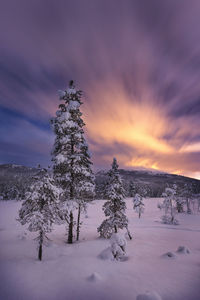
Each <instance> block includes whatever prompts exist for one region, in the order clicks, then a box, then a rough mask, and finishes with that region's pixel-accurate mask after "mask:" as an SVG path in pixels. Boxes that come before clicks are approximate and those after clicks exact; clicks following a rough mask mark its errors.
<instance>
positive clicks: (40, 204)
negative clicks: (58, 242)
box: [18, 169, 59, 260]
mask: <svg viewBox="0 0 200 300" xmlns="http://www.w3.org/2000/svg"><path fill="white" fill-rule="evenodd" d="M58 199H59V190H58V188H57V187H56V186H55V182H54V180H53V179H52V178H51V176H50V175H49V174H48V172H47V170H45V169H42V170H40V172H39V173H38V174H37V176H35V177H34V183H33V184H32V185H31V187H30V191H29V192H27V193H26V195H25V200H24V202H23V203H22V207H21V209H20V210H19V219H18V220H19V221H20V223H21V224H22V225H25V224H29V225H28V230H29V231H34V232H38V234H39V236H38V237H37V240H38V244H39V247H38V259H39V260H42V246H43V243H44V241H45V239H46V238H47V236H46V234H47V233H49V232H51V231H52V224H53V223H55V222H57V221H58V220H59V216H58Z"/></svg>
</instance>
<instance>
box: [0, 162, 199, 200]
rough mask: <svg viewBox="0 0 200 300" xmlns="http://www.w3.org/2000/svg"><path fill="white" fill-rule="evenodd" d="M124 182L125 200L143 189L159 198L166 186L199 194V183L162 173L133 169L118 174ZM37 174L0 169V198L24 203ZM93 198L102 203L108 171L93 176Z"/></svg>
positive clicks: (8, 167)
mask: <svg viewBox="0 0 200 300" xmlns="http://www.w3.org/2000/svg"><path fill="white" fill-rule="evenodd" d="M119 172H120V175H121V176H122V178H123V183H124V187H125V191H126V196H127V197H130V196H132V195H133V194H134V193H135V192H138V191H140V190H142V189H143V188H145V189H146V190H147V195H148V196H149V197H159V196H161V194H162V192H163V190H164V188H165V187H166V186H167V185H172V184H174V183H175V184H177V186H178V187H179V188H181V187H183V186H184V185H185V184H189V185H192V187H193V192H194V193H200V180H197V179H193V178H189V177H184V176H180V175H173V174H167V173H164V172H159V171H154V170H149V169H135V170H124V169H120V170H119ZM36 173H37V168H31V167H26V166H21V165H15V164H4V165H0V198H1V199H23V198H24V195H25V192H26V191H27V190H28V189H29V186H30V184H31V183H32V180H33V179H32V177H33V176H34V174H36ZM95 176H96V198H97V199H100V198H101V199H102V198H104V194H105V187H106V183H107V170H101V171H98V172H97V173H96V174H95Z"/></svg>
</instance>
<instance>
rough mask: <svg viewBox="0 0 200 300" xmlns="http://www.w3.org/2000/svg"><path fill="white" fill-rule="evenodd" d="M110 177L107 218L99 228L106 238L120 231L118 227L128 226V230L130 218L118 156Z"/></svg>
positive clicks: (107, 194)
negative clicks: (126, 211)
mask: <svg viewBox="0 0 200 300" xmlns="http://www.w3.org/2000/svg"><path fill="white" fill-rule="evenodd" d="M108 177H109V179H108V184H107V189H106V196H107V199H108V201H106V202H105V203H104V205H103V211H104V213H105V216H106V217H107V218H106V219H105V220H104V221H103V222H102V224H101V225H100V226H99V227H98V229H97V231H98V232H99V233H100V236H101V237H104V238H110V237H111V235H112V233H113V232H115V233H117V232H118V229H123V228H126V229H127V230H128V219H127V217H126V215H125V210H126V203H125V201H124V198H125V191H124V188H123V185H122V179H121V177H120V175H119V171H118V164H117V160H116V158H114V159H113V163H112V168H111V170H110V171H109V172H108Z"/></svg>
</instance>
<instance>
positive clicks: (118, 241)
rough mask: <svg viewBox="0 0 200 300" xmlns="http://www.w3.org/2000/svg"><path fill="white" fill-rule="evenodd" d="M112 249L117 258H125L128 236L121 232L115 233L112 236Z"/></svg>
mask: <svg viewBox="0 0 200 300" xmlns="http://www.w3.org/2000/svg"><path fill="white" fill-rule="evenodd" d="M110 243H111V251H112V255H113V258H114V259H115V260H121V261H123V260H124V256H125V254H126V244H127V242H126V238H125V237H124V235H122V234H120V233H113V234H112V236H111V238H110Z"/></svg>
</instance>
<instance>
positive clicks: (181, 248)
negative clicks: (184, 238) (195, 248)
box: [176, 246, 190, 254]
mask: <svg viewBox="0 0 200 300" xmlns="http://www.w3.org/2000/svg"><path fill="white" fill-rule="evenodd" d="M176 252H177V253H180V254H190V250H189V249H188V248H186V247H185V246H179V247H178V249H177V251H176Z"/></svg>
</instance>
